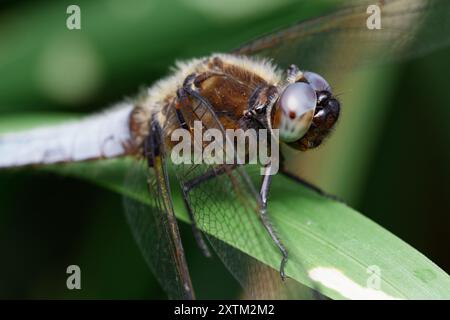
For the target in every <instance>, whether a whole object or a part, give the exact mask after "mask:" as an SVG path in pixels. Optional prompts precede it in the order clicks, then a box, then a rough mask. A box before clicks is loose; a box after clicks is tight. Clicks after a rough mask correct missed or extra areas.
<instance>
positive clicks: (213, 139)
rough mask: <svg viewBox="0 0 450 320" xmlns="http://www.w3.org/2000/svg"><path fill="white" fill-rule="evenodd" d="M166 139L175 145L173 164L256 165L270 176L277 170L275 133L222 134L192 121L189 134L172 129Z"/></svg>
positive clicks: (263, 130)
mask: <svg viewBox="0 0 450 320" xmlns="http://www.w3.org/2000/svg"><path fill="white" fill-rule="evenodd" d="M170 138H171V141H172V142H175V143H176V144H175V145H174V146H173V148H172V151H171V154H170V157H171V160H172V162H173V163H174V164H230V165H233V164H238V165H239V164H260V165H261V166H263V167H270V170H269V173H270V174H271V175H274V174H276V173H277V172H278V169H279V130H278V129H272V130H268V129H258V130H256V129H253V128H250V129H247V130H244V129H226V130H225V134H223V131H222V130H219V129H216V128H210V129H207V130H203V125H202V122H201V121H194V127H193V128H192V130H187V129H184V128H178V129H175V130H174V131H173V132H172V134H171V136H170ZM267 173H268V172H266V173H265V174H267ZM261 174H264V169H261Z"/></svg>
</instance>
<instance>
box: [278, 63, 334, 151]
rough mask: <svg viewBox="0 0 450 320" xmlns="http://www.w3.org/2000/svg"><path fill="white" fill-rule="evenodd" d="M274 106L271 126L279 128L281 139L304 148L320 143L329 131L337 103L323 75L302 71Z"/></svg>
mask: <svg viewBox="0 0 450 320" xmlns="http://www.w3.org/2000/svg"><path fill="white" fill-rule="evenodd" d="M276 109H277V111H278V112H276V115H275V119H274V127H275V128H279V129H280V140H281V141H283V142H285V143H287V144H288V145H289V146H291V147H293V148H295V149H298V150H301V151H306V150H308V149H312V148H315V147H317V146H319V145H320V144H321V143H322V141H323V139H324V138H325V137H326V136H328V134H329V133H330V132H331V130H332V129H333V127H334V124H335V123H336V121H337V119H338V117H339V112H340V103H339V101H338V100H337V99H336V98H334V96H333V94H332V91H331V88H330V86H329V85H328V83H327V81H326V80H325V79H324V78H323V77H322V76H320V75H318V74H317V73H314V72H303V73H302V77H300V78H299V80H298V81H297V82H295V83H291V84H288V85H287V86H286V87H285V88H284V90H283V92H282V93H281V95H280V97H279V99H278V101H277V108H276Z"/></svg>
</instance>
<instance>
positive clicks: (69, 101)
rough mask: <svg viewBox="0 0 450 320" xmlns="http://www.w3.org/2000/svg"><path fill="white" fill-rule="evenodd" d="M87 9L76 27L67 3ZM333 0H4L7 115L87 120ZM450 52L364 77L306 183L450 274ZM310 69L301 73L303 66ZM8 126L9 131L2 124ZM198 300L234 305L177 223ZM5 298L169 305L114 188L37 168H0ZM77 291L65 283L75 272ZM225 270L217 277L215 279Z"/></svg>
mask: <svg viewBox="0 0 450 320" xmlns="http://www.w3.org/2000/svg"><path fill="white" fill-rule="evenodd" d="M70 4H77V5H79V6H80V7H81V19H82V21H81V24H82V29H81V30H73V31H70V30H68V29H67V28H66V18H67V16H68V15H67V14H66V8H67V7H68V5H70ZM335 5H336V1H290V0H282V1H279V0H278V1H274V0H246V1H241V0H239V1H238V0H228V1H209V0H177V1H163V0H161V1H144V0H132V1H119V0H98V1H95V2H94V1H87V0H85V1H81V0H79V1H77V2H76V3H74V2H71V1H24V0H22V1H9V2H8V1H6V2H2V3H1V4H0V116H1V117H7V116H10V115H21V114H22V115H35V116H36V117H42V116H43V115H44V116H45V115H46V114H48V113H55V114H56V113H57V114H77V115H78V114H87V113H90V112H93V111H98V110H101V109H103V108H105V107H107V106H108V105H110V104H112V103H114V102H116V101H119V100H121V99H123V98H125V97H129V96H133V95H135V94H136V93H137V92H138V90H139V89H140V88H143V87H145V86H148V85H150V84H151V83H152V82H153V81H154V80H155V79H158V78H160V77H162V76H164V75H165V74H166V73H167V71H168V69H169V67H170V66H171V65H172V64H173V62H174V61H175V60H176V59H182V58H189V57H194V56H199V55H200V56H201V55H207V54H209V53H211V52H220V51H227V50H230V49H232V48H234V47H236V46H238V45H239V44H241V43H242V42H244V41H248V40H249V39H251V38H253V37H255V36H258V35H260V34H262V33H265V32H268V31H270V30H273V29H274V28H278V27H280V26H284V25H289V24H291V23H293V22H295V21H297V20H301V19H304V18H308V17H314V16H317V15H319V14H321V13H324V12H329V11H330V10H332V9H333V7H334V6H335ZM449 54H450V49H449V48H447V49H443V50H439V51H435V52H433V53H431V54H428V55H426V56H423V57H420V58H417V59H413V60H409V61H406V62H402V63H400V64H396V65H395V66H389V67H384V68H379V69H377V70H369V71H367V72H364V73H361V74H355V75H354V76H353V77H352V79H350V80H349V81H351V83H353V86H352V90H351V91H350V92H345V93H344V95H345V99H346V101H348V102H347V103H346V104H344V107H343V113H342V120H341V123H340V124H339V127H338V128H337V130H336V133H335V135H334V136H333V137H332V138H330V139H329V141H327V143H326V144H325V145H324V146H323V147H321V148H320V149H319V150H318V151H315V152H311V153H310V154H305V155H302V156H301V162H300V164H299V166H300V168H301V169H302V170H303V172H304V174H303V176H304V177H305V178H306V179H307V180H310V181H312V182H314V183H316V184H317V185H319V186H321V187H322V188H323V189H325V190H327V191H329V192H331V193H334V194H337V195H339V196H341V197H342V198H343V199H345V200H346V201H347V202H348V203H349V204H350V205H351V206H352V207H354V208H356V209H357V210H359V211H360V212H362V213H363V214H365V215H366V216H368V217H370V218H371V219H373V220H374V221H376V222H377V223H379V224H381V225H382V226H384V227H385V228H386V229H388V230H390V231H391V232H393V233H394V234H396V235H397V236H399V237H400V238H402V239H403V240H405V241H406V242H408V243H409V244H411V245H412V246H414V247H415V248H417V249H418V250H419V251H421V252H422V253H424V254H425V255H426V256H428V257H429V258H430V259H431V260H433V261H434V262H435V263H437V264H438V265H439V266H440V267H441V268H443V269H444V270H445V271H446V272H449V271H450V256H449V252H450V245H449V241H448V239H449V237H448V230H449V226H450V224H449V222H450V221H449V213H450V210H449V209H450V200H449V195H450V183H449V181H450V169H449V165H448V164H449V162H450V150H449V145H450V141H449V138H450V127H449V125H448V119H449V116H450V108H449V103H448V101H450V90H448V89H447V88H448V86H449V84H450V81H449V80H448V74H449V73H450V63H449ZM300 67H301V66H300ZM0 130H1V128H0ZM181 229H182V230H181V232H182V235H183V238H184V241H185V246H186V252H187V256H188V261H189V264H190V269H191V273H192V277H193V283H194V286H195V288H196V290H197V296H198V297H199V298H226V297H239V288H238V285H237V283H236V282H235V281H234V280H233V278H232V277H231V276H230V275H229V274H228V273H227V271H226V270H225V269H224V267H222V265H221V263H220V261H218V259H216V258H213V259H206V258H204V257H202V255H201V253H200V252H199V250H198V249H197V248H196V246H195V244H194V242H193V239H192V235H191V232H190V227H189V226H187V225H184V224H182V225H181ZM0 253H1V254H0V261H1V263H0V298H164V297H165V295H164V293H163V292H162V291H161V289H160V288H159V286H158V284H157V282H156V281H155V279H154V277H153V275H152V274H151V273H150V271H149V269H148V268H147V266H146V265H145V262H144V260H143V258H142V257H141V255H140V252H139V250H138V248H137V246H136V244H135V243H134V240H133V238H132V236H131V232H130V230H129V228H128V225H127V223H126V220H125V216H124V214H123V210H122V200H121V197H120V196H119V195H117V194H114V193H111V192H108V191H106V190H103V189H101V188H99V187H97V186H93V185H91V184H88V183H86V182H83V181H78V180H75V179H71V178H65V177H60V176H56V175H54V174H51V173H48V172H43V171H37V170H30V169H27V170H13V171H2V172H0ZM71 264H77V265H79V266H80V267H81V270H82V290H79V291H77V290H75V291H69V290H67V289H66V286H65V282H66V277H67V275H66V273H65V271H66V268H67V266H68V265H71ZM217 275H219V276H217Z"/></svg>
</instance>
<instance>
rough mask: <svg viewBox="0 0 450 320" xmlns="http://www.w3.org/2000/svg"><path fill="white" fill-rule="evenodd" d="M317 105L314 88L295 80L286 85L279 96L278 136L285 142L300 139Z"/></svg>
mask: <svg viewBox="0 0 450 320" xmlns="http://www.w3.org/2000/svg"><path fill="white" fill-rule="evenodd" d="M316 105H317V96H316V92H315V91H314V89H313V88H312V87H311V86H310V85H309V84H307V83H304V82H297V83H293V84H290V85H288V86H287V87H286V89H285V90H284V92H283V93H282V95H281V98H280V108H281V111H282V112H281V119H280V120H281V121H280V138H281V140H283V141H285V142H293V141H296V140H298V139H300V138H301V137H302V136H303V135H304V134H305V133H306V131H308V129H309V127H310V125H311V123H312V119H313V116H314V111H315V109H316Z"/></svg>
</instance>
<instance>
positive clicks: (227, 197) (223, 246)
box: [168, 97, 313, 299]
mask: <svg viewBox="0 0 450 320" xmlns="http://www.w3.org/2000/svg"><path fill="white" fill-rule="evenodd" d="M197 98H200V97H197ZM189 114H192V116H190V115H189ZM173 118H174V117H168V119H173ZM185 119H186V121H187V123H188V124H189V125H192V121H194V120H199V121H201V123H202V125H203V129H204V130H207V129H217V130H220V131H221V132H222V134H225V133H224V130H223V127H222V124H221V123H220V122H219V121H218V119H217V116H216V114H215V112H214V111H213V109H212V107H211V105H210V104H209V103H208V101H206V100H203V99H201V98H200V99H193V106H192V112H190V113H188V112H186V113H185ZM168 127H170V125H169V126H168ZM168 135H169V136H170V132H168ZM225 151H226V150H223V152H225ZM203 160H204V162H205V161H207V160H210V159H208V158H207V157H205V158H204V159H203ZM174 170H175V172H176V175H177V177H178V180H179V182H180V184H181V188H182V189H184V190H187V189H189V191H188V192H186V195H185V201H186V202H187V203H188V205H189V207H190V209H191V212H192V215H193V217H194V219H195V223H196V224H197V227H198V228H199V229H201V230H203V231H204V232H205V233H206V236H207V238H208V240H209V241H210V243H211V245H212V247H213V248H214V250H215V251H216V253H217V254H218V256H219V257H220V259H221V260H222V261H223V263H224V264H225V265H226V266H227V267H228V269H229V270H230V272H231V273H232V274H233V275H234V276H235V278H236V279H237V280H238V281H239V282H240V283H241V284H242V286H243V287H244V289H245V290H246V292H247V297H252V298H272V299H273V298H286V297H295V295H293V294H292V293H291V291H289V293H288V290H287V288H288V283H291V282H294V281H286V282H283V281H282V280H281V277H280V274H279V272H278V270H279V267H280V261H281V258H282V256H281V254H280V252H279V250H278V248H277V247H276V245H275V244H274V242H273V240H272V239H271V237H270V236H269V234H268V233H267V231H266V229H265V227H264V226H263V224H262V222H261V220H260V217H259V209H260V207H261V199H260V196H259V193H258V192H257V191H256V189H255V186H254V184H253V182H252V180H251V179H250V177H249V175H248V173H247V172H246V170H245V169H244V167H242V166H234V165H222V164H205V163H203V164H189V163H182V164H176V165H174ZM275 227H276V226H275ZM288 250H289V248H288ZM250 255H251V256H252V257H255V258H252V257H250ZM288 267H289V268H295V267H299V268H300V267H302V266H300V265H298V264H297V265H294V263H290V262H288ZM288 275H289V271H288ZM305 275H306V273H305ZM306 277H307V276H306ZM311 286H313V285H311ZM290 288H291V286H289V289H290Z"/></svg>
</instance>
